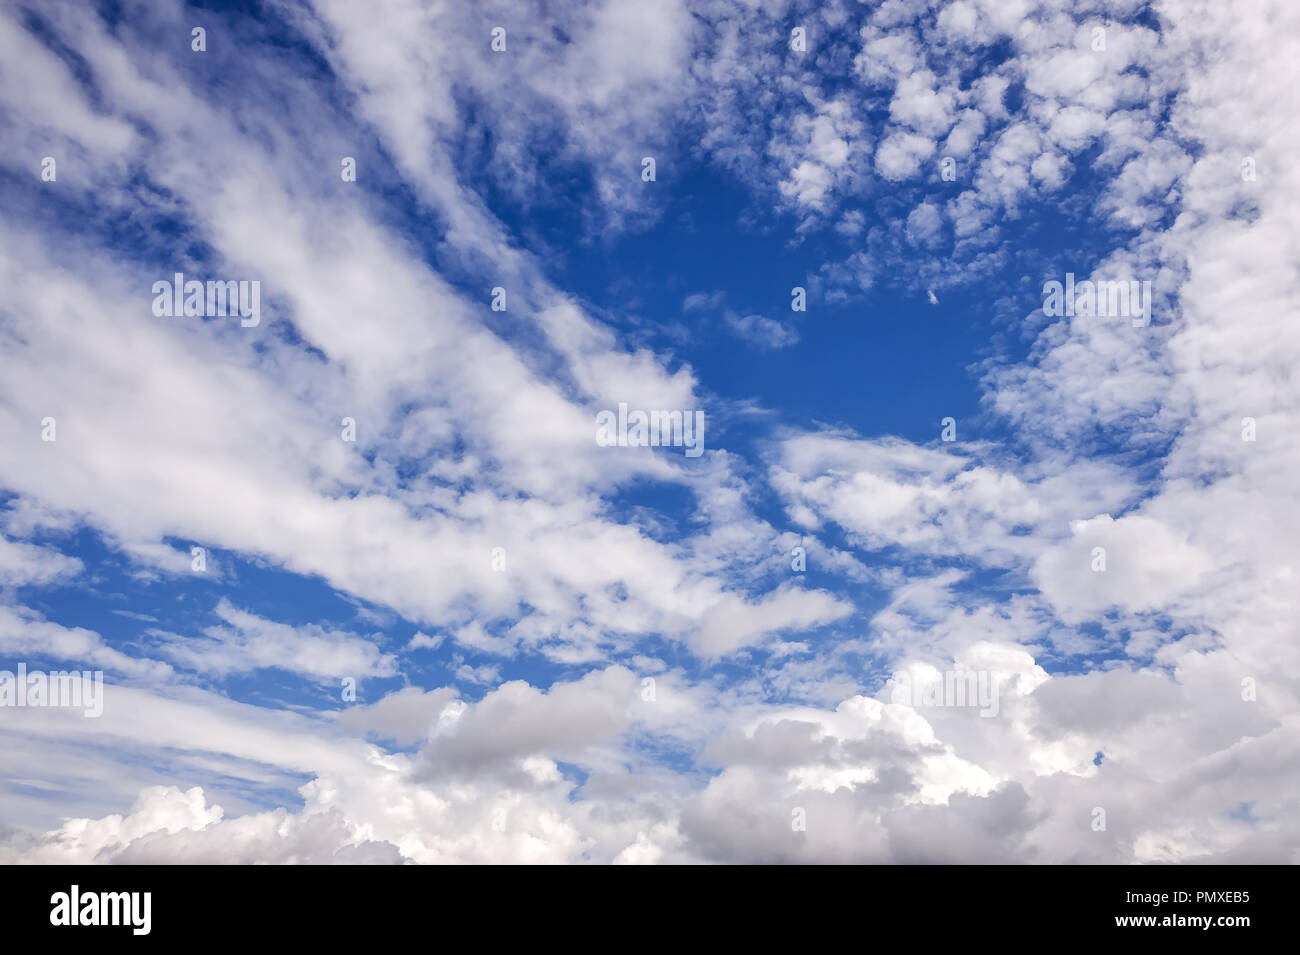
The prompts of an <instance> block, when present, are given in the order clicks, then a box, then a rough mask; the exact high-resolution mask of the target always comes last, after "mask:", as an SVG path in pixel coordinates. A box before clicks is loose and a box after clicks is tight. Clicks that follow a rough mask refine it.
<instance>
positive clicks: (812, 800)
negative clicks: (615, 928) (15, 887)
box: [0, 0, 1300, 863]
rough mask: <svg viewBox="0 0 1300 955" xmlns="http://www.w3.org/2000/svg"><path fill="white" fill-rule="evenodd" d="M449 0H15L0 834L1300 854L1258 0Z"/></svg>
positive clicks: (1263, 26)
mask: <svg viewBox="0 0 1300 955" xmlns="http://www.w3.org/2000/svg"><path fill="white" fill-rule="evenodd" d="M463 6H464V5H458V4H443V3H423V2H417V0H385V2H383V3H379V4H375V5H374V7H375V9H373V10H372V9H370V8H369V6H365V8H364V9H363V5H357V4H349V3H345V2H341V0H337V2H336V0H318V2H312V3H307V2H304V3H296V2H295V3H247V4H200V5H187V4H179V3H171V2H162V0H154V2H140V3H120V4H93V3H86V4H70V5H66V6H63V5H60V6H59V7H57V8H55V9H47V8H45V7H44V6H42V5H28V4H22V3H15V4H10V5H8V6H6V7H5V8H4V9H3V10H2V11H0V63H3V64H4V65H3V66H0V81H2V82H0V90H3V92H2V93H0V129H3V130H4V132H5V140H6V142H7V144H8V145H7V146H6V148H5V149H4V150H3V159H2V160H0V208H3V210H4V212H3V214H0V268H2V269H3V271H0V287H4V288H5V289H6V295H5V299H4V300H3V302H0V355H2V356H3V359H2V360H3V364H4V372H5V373H4V375H3V376H0V378H2V380H3V381H4V384H3V385H2V386H0V428H3V434H4V441H3V450H0V601H2V602H0V683H3V680H4V672H2V671H6V670H8V671H16V670H17V668H18V666H19V665H20V664H22V665H23V666H25V667H26V668H27V670H29V671H30V670H40V671H60V670H69V669H75V670H85V671H88V672H89V671H100V672H102V673H103V680H104V697H103V703H104V706H103V713H102V714H101V715H97V716H85V715H83V714H82V713H81V712H79V711H77V710H76V708H75V707H68V706H49V707H16V706H14V707H11V706H4V707H0V747H3V748H2V749H0V753H3V755H4V757H5V758H4V759H3V760H2V762H3V764H4V765H5V766H6V767H7V768H6V771H5V772H3V773H0V858H3V859H6V860H9V861H45V862H60V861H63V862H79V861H126V862H130V861H150V862H180V861H236V862H249V861H265V862H320V861H336V862H390V863H391V862H417V863H426V862H498V861H508V862H517V861H548V862H598V863H606V862H734V861H787V862H824V861H853V862H1170V861H1173V862H1185V861H1201V862H1204V861H1294V856H1295V852H1296V851H1297V850H1296V842H1295V833H1296V831H1297V828H1296V818H1295V807H1294V800H1293V799H1290V798H1288V796H1287V793H1288V792H1293V791H1294V783H1295V782H1297V780H1295V778H1294V772H1295V771H1294V769H1293V768H1291V769H1288V768H1285V766H1286V765H1287V760H1288V756H1287V754H1292V755H1293V754H1294V749H1295V746H1296V744H1297V722H1296V705H1295V704H1296V694H1297V691H1300V665H1298V661H1297V660H1296V658H1295V645H1296V641H1295V637H1296V636H1297V634H1296V630H1295V623H1294V621H1295V619H1297V617H1296V614H1295V611H1296V610H1300V607H1297V605H1296V604H1297V600H1298V599H1300V597H1298V595H1300V588H1297V587H1296V586H1295V583H1294V575H1295V573H1296V564H1295V557H1296V554H1295V549H1294V540H1295V533H1294V532H1295V531H1297V530H1300V506H1298V504H1297V499H1296V496H1295V492H1294V488H1293V483H1294V482H1292V481H1290V480H1289V479H1288V478H1287V477H1286V475H1288V474H1290V473H1293V472H1292V471H1291V470H1290V469H1291V467H1292V466H1293V465H1294V464H1296V463H1297V462H1296V460H1295V459H1296V455H1297V446H1296V443H1295V442H1294V440H1292V439H1291V438H1290V436H1289V428H1290V426H1289V425H1288V424H1287V423H1286V422H1287V421H1288V420H1289V419H1288V414H1289V412H1292V411H1294V410H1295V408H1296V406H1297V405H1298V404H1300V395H1298V394H1297V392H1296V389H1295V387H1294V382H1293V375H1292V373H1291V368H1292V367H1293V360H1294V358H1296V357H1297V355H1296V351H1297V341H1298V339H1297V338H1296V335H1295V330H1294V322H1293V321H1290V319H1291V317H1292V315H1293V314H1294V288H1295V287H1296V285H1295V278H1296V276H1295V268H1296V266H1295V262H1296V261H1300V259H1297V258H1296V257H1295V256H1293V255H1292V254H1291V253H1292V252H1294V250H1295V237H1296V234H1297V231H1296V225H1297V223H1296V209H1295V207H1294V203H1293V202H1291V201H1289V200H1288V198H1287V197H1288V194H1289V192H1290V188H1291V187H1292V186H1294V185H1295V183H1294V182H1293V181H1292V180H1293V178H1294V175H1295V174H1294V173H1293V172H1292V171H1291V170H1290V168H1289V163H1288V162H1287V161H1286V160H1285V157H1286V156H1287V155H1288V152H1287V150H1288V149H1289V148H1290V147H1291V145H1292V144H1291V143H1290V142H1289V138H1290V136H1291V134H1290V133H1289V132H1288V131H1287V130H1288V123H1287V122H1286V118H1287V117H1288V116H1289V115H1290V113H1289V112H1288V109H1289V108H1290V105H1293V104H1291V100H1292V99H1293V98H1294V95H1295V94H1294V92H1293V89H1294V87H1295V84H1294V83H1292V82H1290V81H1288V80H1287V77H1288V76H1290V74H1291V73H1292V72H1293V71H1294V66H1293V64H1292V63H1290V62H1289V61H1288V60H1287V58H1286V57H1285V56H1283V55H1282V53H1281V51H1279V50H1277V49H1276V48H1275V45H1274V44H1273V43H1272V42H1271V41H1270V37H1271V36H1274V35H1276V34H1277V33H1278V31H1281V30H1285V29H1288V28H1293V27H1294V24H1293V23H1291V22H1290V21H1292V20H1294V18H1295V13H1294V12H1293V11H1291V10H1289V9H1288V7H1287V5H1286V4H1284V3H1282V2H1280V0H1279V2H1276V3H1274V2H1264V0H1261V3H1260V5H1259V6H1260V8H1261V12H1260V15H1259V17H1256V18H1249V17H1234V16H1232V15H1231V14H1229V13H1227V12H1224V11H1211V12H1206V11H1202V10H1199V9H1193V8H1192V7H1191V6H1190V5H1188V4H1179V3H1168V4H1159V5H1150V4H1146V3H1142V2H1137V0H1086V2H1076V3H1063V2H1056V0H1023V2H1019V3H1014V4H1009V3H997V2H992V0H952V2H940V0H935V2H929V0H893V2H890V3H885V4H877V3H857V2H835V3H829V4H826V3H819V4H808V3H799V2H795V3H779V4H761V5H751V4H746V3H737V2H730V0H728V2H723V0H707V2H700V3H691V4H687V3H675V2H669V3H664V4H652V5H638V4H634V3H629V2H623V0H592V2H576V0H575V2H566V3H561V4H555V5H548V6H547V7H546V8H545V9H544V10H538V9H536V8H535V7H534V6H533V5H526V4H515V3H507V2H492V3H486V4H481V5H480V4H476V5H473V9H469V8H462V7H463ZM494 29H501V30H504V31H505V32H504V37H505V46H504V48H503V49H494V48H493V36H494V33H493V31H494ZM196 31H198V32H197V33H196ZM498 45H499V44H498ZM647 158H649V159H653V161H654V176H653V178H652V179H647V177H646V176H644V175H643V169H644V168H645V160H646V159H647ZM350 164H352V165H354V166H355V171H356V174H355V177H352V176H350V175H349V174H347V172H346V170H347V169H349V168H350ZM177 272H180V273H184V275H185V276H186V278H189V279H198V280H199V281H207V280H212V281H222V282H225V281H234V282H236V283H239V282H244V283H246V284H247V283H250V282H257V283H258V288H259V289H260V313H259V315H258V316H257V320H256V321H253V322H252V323H251V324H250V323H245V322H241V320H240V316H238V315H235V316H231V315H225V314H204V315H196V316H189V317H186V316H172V315H167V314H159V312H158V310H157V308H156V307H155V306H154V305H153V303H154V301H155V294H154V292H153V288H154V284H155V283H156V282H159V281H164V282H170V281H171V280H172V277H173V275H174V274H175V273H177ZM1067 275H1070V276H1073V279H1071V281H1074V280H1077V281H1078V282H1084V281H1087V280H1090V281H1093V282H1104V283H1110V282H1116V283H1118V282H1123V283H1125V284H1124V289H1126V290H1127V289H1128V288H1130V286H1129V285H1128V283H1130V282H1132V283H1136V285H1135V286H1133V288H1137V287H1142V288H1145V289H1146V290H1147V291H1148V293H1149V295H1150V299H1149V301H1150V313H1149V321H1138V320H1136V319H1134V320H1132V321H1130V316H1129V315H1128V314H1127V313H1125V314H1119V313H1111V312H1106V311H1105V310H1102V313H1101V314H1091V315H1087V314H1079V315H1070V316H1065V317H1058V316H1054V315H1051V314H1048V312H1047V310H1045V309H1044V307H1043V305H1044V295H1045V283H1048V282H1052V281H1059V282H1065V281H1066V276H1067ZM496 289H502V290H504V293H505V303H506V304H505V307H504V308H503V309H499V310H498V309H494V308H493V306H492V302H493V299H494V295H495V292H494V290H496ZM796 294H797V295H798V296H800V297H802V299H803V300H804V301H805V302H806V308H804V309H802V310H796V309H794V308H792V302H793V300H794V297H795V296H796ZM1136 301H1137V300H1136V299H1135V302H1136ZM248 317H249V316H248V315H245V318H248ZM620 405H626V406H627V407H629V408H631V409H633V410H641V411H644V412H646V413H647V414H648V413H650V412H672V411H680V412H684V413H686V414H687V415H688V416H689V415H693V414H694V413H696V412H699V413H700V414H702V415H703V420H704V422H705V430H704V439H703V449H704V450H703V453H702V454H700V455H699V456H698V457H697V456H694V455H690V454H685V453H683V452H684V450H685V449H684V448H683V447H681V446H680V444H679V445H678V446H671V447H657V448H649V447H602V446H601V444H600V442H599V441H598V440H597V420H598V417H597V416H598V415H599V413H600V412H601V411H603V410H611V409H617V408H618V407H619V406H620ZM949 419H951V427H947V425H948V423H949ZM349 422H350V423H351V424H349ZM946 427H947V432H946V433H945V428H946ZM353 437H355V439H353ZM195 548H199V549H201V555H202V559H201V560H198V559H197V558H196V553H198V552H196V551H195ZM963 674H965V675H969V676H970V677H971V679H972V680H974V681H975V682H974V683H972V684H971V685H972V686H975V685H977V684H978V685H979V686H987V687H991V688H992V689H991V690H990V691H989V692H991V693H992V694H993V695H992V697H989V698H983V699H973V698H961V697H957V698H954V696H953V692H954V691H953V689H952V686H951V683H952V680H951V678H952V677H953V675H958V676H961V675H963ZM945 680H948V683H945ZM979 681H984V682H983V683H980V682H979ZM923 686H925V687H931V688H934V687H937V688H938V689H936V690H935V693H937V696H936V695H926V694H924V693H922V692H921V689H920V688H921V687H923ZM945 687H946V688H945ZM353 688H355V692H353ZM912 688H915V692H913V691H912ZM0 691H3V686H0ZM981 692H983V691H981ZM3 699H4V697H3V693H2V692H0V702H2V701H3ZM1099 754H1104V756H1101V755H1099ZM1290 765H1291V766H1294V765H1295V763H1294V761H1293V760H1292V761H1291V762H1290ZM1264 767H1268V768H1267V769H1265V768H1264ZM1243 806H1244V807H1247V808H1246V809H1245V810H1243V808H1242V807H1243ZM1098 810H1101V812H1100V815H1099V814H1098ZM1099 819H1100V820H1101V822H1100V823H1099V821H1098V820H1099ZM792 820H796V821H795V822H792Z"/></svg>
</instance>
